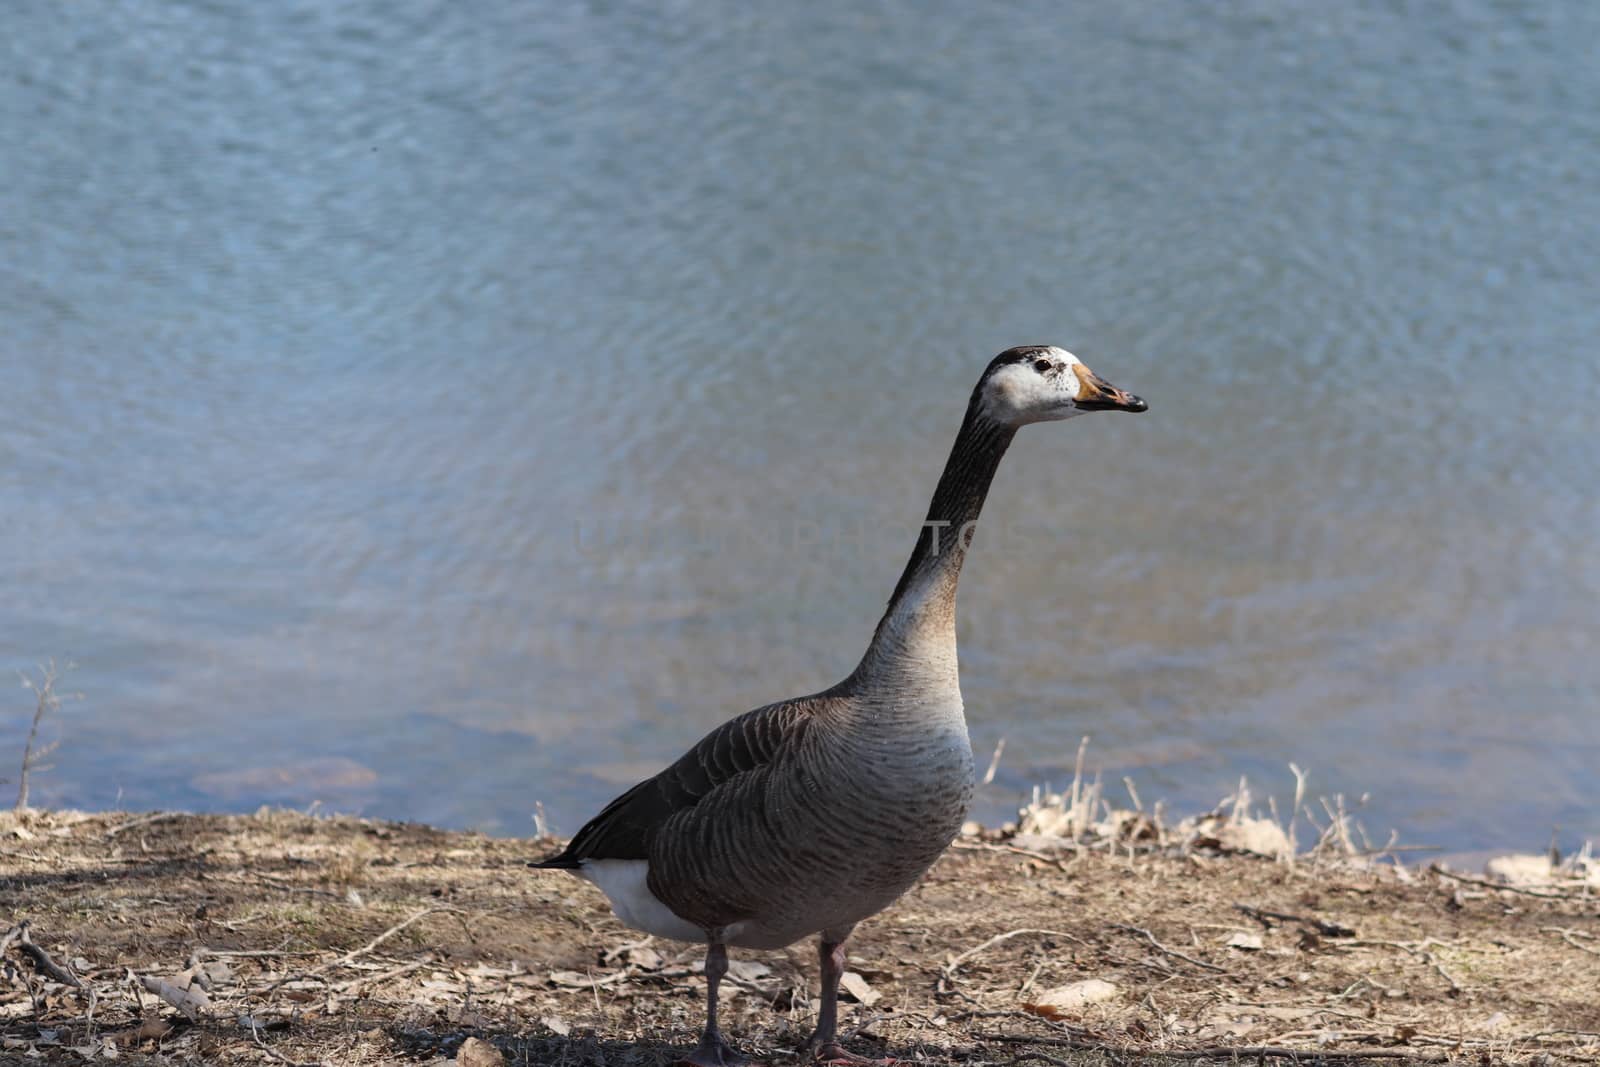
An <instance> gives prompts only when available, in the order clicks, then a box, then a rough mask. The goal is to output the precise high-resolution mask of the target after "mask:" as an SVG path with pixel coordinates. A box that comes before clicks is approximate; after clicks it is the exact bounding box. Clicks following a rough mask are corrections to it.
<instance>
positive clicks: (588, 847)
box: [533, 698, 812, 868]
mask: <svg viewBox="0 0 1600 1067" xmlns="http://www.w3.org/2000/svg"><path fill="white" fill-rule="evenodd" d="M811 704H812V701H811V700H809V699H806V698H802V699H800V700H787V701H784V702H783V703H781V704H768V705H767V706H766V707H764V708H756V709H755V710H754V711H747V712H745V713H744V714H743V715H740V716H739V717H738V718H735V719H729V720H728V721H727V722H725V723H723V724H722V725H721V726H719V727H717V728H716V729H715V730H712V731H711V732H710V733H709V734H707V735H706V736H705V737H703V738H701V739H700V741H699V742H698V743H697V744H696V745H695V746H694V747H693V748H691V749H690V750H689V751H688V752H686V753H684V754H683V756H682V757H681V758H680V759H679V760H678V761H677V762H676V763H674V764H672V766H670V767H668V768H667V769H666V770H664V771H662V772H661V773H660V774H658V775H656V776H655V777H654V778H648V779H646V780H645V781H642V782H640V783H639V784H638V785H636V786H634V787H633V788H632V789H630V790H628V791H627V792H626V793H624V794H622V795H621V796H620V797H618V798H617V799H615V800H613V801H612V802H611V803H609V804H607V805H606V806H605V809H604V810H603V811H601V812H600V814H599V815H596V816H595V817H594V818H592V819H590V820H589V822H588V823H587V824H586V825H585V826H584V827H583V829H581V830H579V831H578V833H577V834H576V836H574V837H573V839H572V840H571V841H570V842H568V843H567V847H566V848H565V849H564V850H562V852H561V853H560V854H558V855H555V856H552V857H550V858H549V859H547V860H543V861H541V862H539V863H536V864H533V866H535V867H564V868H574V867H577V866H578V864H579V862H580V861H582V860H586V859H615V860H642V859H649V858H650V842H651V840H652V838H653V837H654V836H655V833H656V831H657V830H659V829H660V828H661V826H662V825H663V824H664V823H665V822H666V821H667V820H668V819H670V818H672V817H673V816H674V815H677V814H678V813H680V812H684V811H687V810H689V809H690V808H693V807H694V806H695V805H696V804H698V803H700V801H701V800H702V799H703V798H704V797H705V796H706V795H707V794H709V793H710V792H711V791H712V790H714V789H717V788H718V787H720V786H723V785H726V784H728V783H729V782H732V781H734V780H735V779H737V778H738V777H739V776H740V775H742V774H748V773H749V772H751V771H754V770H757V769H759V768H761V767H764V766H767V765H768V764H770V763H772V762H773V760H775V759H776V758H777V756H778V754H779V753H780V752H781V751H782V750H783V749H784V748H785V747H788V746H792V745H795V744H797V743H798V742H799V739H800V737H801V736H803V735H804V733H805V730H806V727H807V726H808V725H809V723H810V720H811Z"/></svg>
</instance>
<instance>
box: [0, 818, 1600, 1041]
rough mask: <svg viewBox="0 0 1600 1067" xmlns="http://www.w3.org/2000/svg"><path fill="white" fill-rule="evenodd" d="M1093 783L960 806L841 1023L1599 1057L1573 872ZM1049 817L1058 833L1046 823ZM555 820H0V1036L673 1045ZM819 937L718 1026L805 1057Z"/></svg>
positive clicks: (651, 989)
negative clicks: (1295, 835) (555, 863)
mask: <svg viewBox="0 0 1600 1067" xmlns="http://www.w3.org/2000/svg"><path fill="white" fill-rule="evenodd" d="M1086 793H1087V791H1086V790H1085V791H1083V792H1080V794H1079V795H1078V796H1077V797H1076V798H1074V797H1072V796H1070V795H1069V796H1067V797H1062V798H1057V799H1058V800H1060V801H1061V802H1060V803H1056V804H1051V803H1041V804H1038V805H1035V806H1033V810H1032V812H1031V813H1030V811H1029V809H1024V812H1023V815H1022V817H1021V819H1020V820H1019V827H1018V828H1016V829H1015V830H1010V831H1006V832H1002V831H999V830H982V829H981V828H976V827H971V826H969V827H968V832H967V833H965V834H964V836H963V837H962V838H960V839H958V840H957V842H956V843H955V844H954V845H953V846H952V848H951V850H950V851H949V852H948V853H947V854H946V855H945V856H944V858H942V859H941V860H940V861H939V863H938V864H937V865H936V866H935V867H934V869H933V870H932V871H931V872H930V873H929V874H928V875H927V876H926V877H925V878H924V879H923V881H922V882H921V883H919V884H918V886H917V887H916V888H914V889H913V890H912V891H911V892H910V893H908V894H907V895H906V896H905V897H904V898H902V899H901V900H900V901H899V902H898V903H897V904H895V905H894V906H893V907H891V908H890V909H889V910H887V911H886V912H884V913H882V914H881V915H879V916H877V917H875V918H874V919H872V920H869V921H868V922H866V923H864V924H862V927H861V928H860V930H859V931H858V933H857V935H856V936H855V937H853V938H852V939H851V942H850V944H849V950H850V964H849V965H850V968H851V971H852V972H853V973H854V974H856V975H857V981H856V982H855V983H853V984H852V985H851V986H847V989H849V990H850V991H851V992H850V998H849V999H846V1000H845V1001H843V1002H842V1003H841V1033H842V1034H843V1035H844V1037H845V1040H846V1042H847V1044H848V1045H849V1046H850V1047H851V1048H852V1049H854V1050H855V1051H857V1052H861V1053H871V1054H873V1055H892V1056H894V1057H895V1058H897V1059H899V1060H900V1061H901V1062H905V1063H917V1062H925V1063H960V1064H966V1065H973V1067H981V1065H984V1064H1005V1063H1023V1062H1036V1063H1052V1062H1054V1063H1069V1064H1074V1065H1076V1064H1080V1063H1082V1064H1102V1063H1108V1062H1117V1061H1131V1062H1139V1063H1177V1062H1187V1063H1194V1062H1219V1063H1221V1062H1230V1061H1233V1060H1237V1059H1240V1058H1241V1057H1243V1058H1247V1059H1252V1060H1254V1059H1262V1058H1265V1059H1266V1060H1269V1061H1271V1060H1281V1061H1288V1060H1290V1059H1291V1058H1292V1057H1302V1058H1304V1059H1305V1060H1307V1061H1312V1062H1315V1061H1317V1060H1318V1059H1319V1058H1320V1059H1321V1060H1322V1061H1323V1062H1329V1063H1333V1062H1338V1063H1360V1062H1374V1063H1377V1062H1383V1063H1393V1062H1406V1061H1412V1062H1462V1063H1466V1062H1472V1063H1481V1062H1485V1059H1486V1058H1487V1061H1488V1062H1525V1063H1530V1064H1533V1063H1568V1062H1570V1063H1600V994H1597V991H1600V876H1594V877H1592V878H1591V875H1590V870H1591V869H1592V866H1593V865H1591V867H1590V868H1585V869H1584V870H1582V871H1581V872H1579V871H1577V868H1573V872H1576V873H1574V876H1572V877H1565V876H1562V877H1558V878H1556V879H1555V880H1553V881H1547V882H1544V883H1541V882H1538V881H1535V882H1532V883H1529V884H1505V885H1502V884H1498V883H1497V882H1496V881H1495V880H1494V879H1493V878H1490V877H1488V876H1486V875H1483V874H1478V873H1475V872H1474V873H1467V872H1452V871H1448V870H1441V869H1436V868H1434V867H1432V866H1429V865H1427V864H1426V863H1422V864H1418V865H1412V864H1411V863H1410V862H1409V861H1408V860H1407V859H1406V858H1405V856H1404V854H1403V853H1399V854H1396V855H1395V856H1394V857H1393V859H1395V860H1398V862H1392V861H1391V860H1390V859H1388V858H1386V859H1385V860H1384V861H1383V862H1374V861H1373V858H1372V857H1364V856H1351V855H1348V854H1344V849H1343V847H1342V846H1340V847H1323V848H1322V851H1321V852H1320V853H1319V852H1317V851H1316V850H1315V849H1313V850H1312V851H1311V852H1309V853H1302V854H1301V855H1299V856H1297V857H1296V858H1294V859H1293V860H1290V859H1288V858H1280V859H1269V858H1265V857H1263V856H1259V855H1254V854H1251V853H1250V852H1249V851H1248V850H1247V846H1249V845H1250V844H1251V841H1249V840H1246V838H1247V837H1248V836H1249V835H1251V834H1263V833H1266V832H1267V831H1264V830H1262V829H1261V828H1260V827H1259V826H1256V825H1255V823H1259V822H1265V820H1253V819H1251V817H1250V816H1249V815H1248V814H1247V810H1248V803H1247V801H1246V802H1245V803H1244V804H1243V805H1242V806H1239V805H1236V809H1237V810H1236V811H1235V813H1234V814H1233V815H1229V814H1227V813H1211V815H1209V816H1202V817H1197V818H1196V819H1194V820H1185V822H1184V823H1181V824H1178V826H1177V827H1164V826H1161V825H1160V824H1159V822H1158V821H1157V820H1153V819H1151V818H1150V817H1149V816H1147V815H1145V814H1144V813H1142V812H1131V813H1128V812H1125V813H1117V812H1111V811H1109V809H1106V810H1105V811H1103V812H1102V813H1100V817H1098V818H1097V819H1094V820H1092V821H1091V822H1090V823H1086V824H1084V825H1079V826H1075V825H1073V818H1074V815H1073V813H1074V812H1076V813H1078V814H1079V815H1085V813H1088V812H1092V811H1093V810H1094V809H1093V806H1092V805H1091V804H1090V803H1089V799H1090V798H1089V797H1088V796H1087V795H1086ZM1041 800H1042V801H1049V800H1050V798H1041ZM1050 820H1054V821H1055V823H1056V828H1057V829H1059V830H1065V831H1068V832H1069V834H1060V833H1057V834H1054V835H1052V834H1049V833H1041V832H1039V831H1040V830H1041V829H1047V828H1048V827H1046V826H1045V825H1044V824H1046V823H1047V822H1049V821H1050ZM1096 827H1098V828H1099V831H1098V833H1097V831H1096ZM1180 829H1181V833H1180ZM1280 832H1281V830H1280ZM1241 835H1243V836H1241ZM1337 838H1338V834H1337V833H1336V832H1335V833H1331V834H1330V833H1328V832H1324V834H1322V835H1321V836H1319V840H1318V844H1319V845H1324V843H1325V842H1336V841H1337ZM1263 840H1264V838H1260V837H1257V838H1255V839H1254V841H1255V843H1256V844H1260V843H1261V842H1262V841H1263ZM554 845H555V839H553V838H524V839H517V838H491V837H487V836H484V835H482V834H476V833H471V832H461V831H445V830H437V829H434V828H431V827H426V826H420V825H416V824H404V823H391V822H385V821H383V820H377V819H365V818H354V817H348V816H308V815H303V814H298V813H291V812H283V811H262V812H258V813H257V814H255V815H195V814H184V813H161V812H158V813H147V814H144V815H137V814H131V813H115V814H108V813H99V814H95V813H81V812H42V811H32V812H23V813H5V814H3V815H0V889H3V890H4V899H5V900H6V901H7V902H8V903H9V905H10V909H9V910H10V912H11V914H10V915H9V916H8V917H7V920H8V921H7V923H6V926H7V927H8V928H10V936H9V939H8V943H7V944H6V946H5V947H4V949H3V950H0V957H3V958H0V966H5V967H7V968H8V969H7V971H6V974H7V978H6V980H4V981H0V1059H5V1058H9V1057H13V1056H15V1057H17V1058H18V1059H19V1061H20V1060H21V1059H22V1058H23V1057H30V1059H29V1062H41V1063H81V1062H87V1061H88V1060H90V1059H95V1060H96V1061H98V1060H100V1059H108V1058H111V1057H113V1056H114V1057H115V1059H116V1060H117V1061H118V1062H123V1063H140V1064H142V1063H214V1064H223V1065H233V1064H258V1063H259V1064H267V1063H284V1062H292V1063H330V1064H341V1065H342V1064H379V1063H393V1062H417V1063H445V1062H452V1061H454V1062H459V1063H462V1064H464V1065H465V1064H468V1063H472V1064H474V1065H475V1064H476V1063H479V1062H482V1063H487V1064H493V1063H496V1062H501V1063H505V1064H563V1065H570V1067H579V1065H588V1064H600V1063H605V1064H613V1065H614V1064H638V1065H651V1067H660V1065H663V1064H666V1063H670V1062H671V1058H672V1056H673V1054H674V1053H675V1052H681V1051H683V1050H684V1049H686V1048H687V1047H689V1046H690V1045H692V1044H693V1041H694V1039H695V1037H696V1033H695V1029H696V1027H697V1026H698V1021H697V1016H696V1012H697V1010H698V1008H699V1004H700V997H701V996H702V995H703V990H704V985H703V979H701V978H700V977H698V971H699V956H700V953H699V951H698V950H696V949H695V948H694V947H693V946H688V945H679V944H676V943H671V942H663V941H660V940H651V939H649V938H645V937H643V936H642V935H639V934H637V933H635V932H633V931H629V930H626V929H625V928H623V927H622V926H621V925H620V924H619V923H617V922H616V920H615V919H614V918H613V917H612V916H611V914H610V911H609V909H608V908H607V906H606V904H605V902H604V899H603V898H602V897H601V896H600V894H599V892H598V891H597V890H595V889H594V888H593V887H592V886H589V885H588V884H587V883H585V882H583V881H581V880H579V879H576V878H572V877H571V876H569V875H565V874H561V873H560V872H536V871H530V870H528V869H526V868H525V867H524V865H523V864H524V863H525V861H526V860H528V859H532V858H535V857H538V856H541V855H543V854H545V853H546V852H547V851H548V850H550V849H551V848H553V847H554ZM1556 873H1557V874H1558V875H1559V874H1560V872H1556ZM1535 874H1537V872H1535ZM1579 875H1581V877H1579ZM24 921H26V922H27V924H28V925H27V927H26V928H25V929H26V937H25V938H24V937H23V936H19V934H18V924H21V923H22V922H24ZM6 936H7V935H6V934H5V933H4V932H0V937H6ZM24 940H27V941H29V942H31V944H32V945H33V946H34V947H33V948H29V947H27V946H26V945H24V944H23V941H24ZM35 949H37V950H38V953H39V955H36V954H35ZM41 955H42V958H43V960H46V961H49V963H50V964H52V965H54V967H55V969H56V970H55V971H54V972H52V970H51V968H50V967H49V966H46V965H45V964H44V963H42V962H41V961H40V956H41ZM813 956H814V948H813V946H811V945H810V944H808V943H804V942H802V943H801V944H798V945H795V946H791V947H790V948H789V949H786V950H782V951H779V952H739V953H736V954H735V955H734V960H735V971H734V975H735V977H734V979H733V980H732V981H731V983H730V984H731V986H732V987H733V989H734V990H735V992H734V995H733V996H732V997H731V998H730V1000H729V1001H728V1006H727V1009H726V1012H725V1026H726V1029H727V1031H728V1033H729V1036H730V1039H732V1040H734V1041H735V1042H736V1043H737V1044H738V1045H739V1046H740V1047H741V1048H743V1049H745V1050H746V1051H748V1052H752V1053H755V1054H757V1055H758V1056H759V1058H760V1060H761V1061H763V1062H773V1063H787V1062H794V1061H793V1057H792V1050H793V1049H794V1048H795V1047H796V1046H797V1045H798V1044H799V1042H800V1041H801V1040H803V1038H804V1036H805V1034H806V1033H807V1031H808V1028H809V1026H810V1024H811V1021H812V1017H813V1014H814V1004H813V1003H812V1000H813V998H814V987H815V982H816V967H815V961H814V958H813ZM74 980H75V981H77V982H78V983H80V984H79V985H77V986H74V985H73V984H72V981H74ZM191 1016H192V1017H191ZM468 1039H472V1044H471V1045H470V1046H468V1047H466V1048H464V1047H463V1046H464V1045H466V1044H467V1042H468ZM480 1056H481V1057H486V1058H483V1059H481V1060H480V1059H476V1058H475V1057H480ZM494 1057H498V1059H495V1058H494Z"/></svg>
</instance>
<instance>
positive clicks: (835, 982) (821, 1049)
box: [805, 931, 895, 1067]
mask: <svg viewBox="0 0 1600 1067" xmlns="http://www.w3.org/2000/svg"><path fill="white" fill-rule="evenodd" d="M830 932H831V931H830ZM848 935H849V931H846V932H845V933H843V934H840V935H838V937H837V939H835V938H830V937H829V936H828V934H823V935H822V944H821V946H820V948H821V952H820V953H819V955H820V956H821V958H822V1005H821V1007H820V1008H818V1010H817V1029H816V1032H815V1033H813V1034H812V1035H811V1040H809V1041H807V1042H806V1047H805V1051H806V1052H809V1053H810V1054H811V1058H812V1060H813V1061H814V1062H816V1063H819V1064H828V1065H830V1067H835V1065H836V1067H845V1065H851V1067H856V1065H860V1064H880V1065H886V1064H892V1063H894V1062H895V1061H894V1060H892V1059H891V1060H874V1059H869V1058H867V1057H865V1056H857V1055H856V1054H855V1053H853V1052H848V1051H846V1050H845V1047H844V1046H843V1045H841V1044H839V1042H838V1041H836V1040H835V1039H834V1033H835V1031H836V1030H838V1028H839V979H840V978H843V977H844V939H845V937H847V936H848Z"/></svg>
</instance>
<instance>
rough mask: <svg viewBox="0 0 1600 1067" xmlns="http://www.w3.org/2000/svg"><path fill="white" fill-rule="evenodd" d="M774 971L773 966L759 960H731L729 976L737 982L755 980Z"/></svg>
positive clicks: (729, 962)
mask: <svg viewBox="0 0 1600 1067" xmlns="http://www.w3.org/2000/svg"><path fill="white" fill-rule="evenodd" d="M771 973H772V968H771V967H768V966H767V965H766V964H765V963H761V962H759V961H758V960H729V961H728V977H729V978H732V979H733V980H734V981H735V982H754V981H757V980H758V979H761V978H765V977H766V976H767V975H769V974H771Z"/></svg>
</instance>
